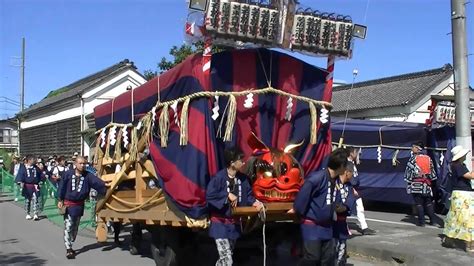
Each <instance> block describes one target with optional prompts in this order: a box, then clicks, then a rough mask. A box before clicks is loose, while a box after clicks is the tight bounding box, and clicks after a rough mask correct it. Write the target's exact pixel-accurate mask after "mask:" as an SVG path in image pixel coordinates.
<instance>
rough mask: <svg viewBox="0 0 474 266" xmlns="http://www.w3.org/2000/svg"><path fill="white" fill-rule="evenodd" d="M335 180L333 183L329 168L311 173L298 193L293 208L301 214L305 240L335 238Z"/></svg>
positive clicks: (302, 231)
mask: <svg viewBox="0 0 474 266" xmlns="http://www.w3.org/2000/svg"><path fill="white" fill-rule="evenodd" d="M334 182H335V181H333V183H331V176H330V175H329V170H327V169H323V170H320V171H316V172H312V173H310V174H309V175H308V176H307V177H306V179H305V181H304V184H303V186H302V187H301V189H300V191H299V192H298V194H297V195H296V198H295V202H294V203H293V208H294V210H295V212H296V213H297V214H298V215H299V216H301V218H302V223H301V234H302V236H303V240H305V241H307V240H329V239H332V238H333V228H332V227H333V221H334V220H335V218H336V217H335V210H334V201H335V199H336V197H337V196H338V193H339V192H338V191H337V190H336V189H335V183H334Z"/></svg>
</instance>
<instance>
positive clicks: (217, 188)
mask: <svg viewBox="0 0 474 266" xmlns="http://www.w3.org/2000/svg"><path fill="white" fill-rule="evenodd" d="M243 157H244V154H243V152H242V151H241V150H240V149H239V148H230V149H227V150H225V151H224V159H225V163H226V168H225V169H222V170H220V171H219V172H218V173H217V174H216V175H215V176H214V177H212V178H211V181H210V182H209V184H208V186H207V191H206V200H207V203H208V206H209V212H210V218H211V226H210V228H209V236H211V237H212V238H214V239H215V242H216V246H217V252H218V254H219V259H218V260H217V262H216V265H232V263H233V260H232V253H233V249H234V246H235V242H236V240H237V239H238V238H239V237H240V234H241V225H240V222H239V221H238V220H236V219H234V218H233V217H232V214H231V210H232V208H235V207H237V206H254V207H255V208H257V210H258V211H260V209H261V208H262V207H263V204H262V203H261V202H259V201H257V200H256V199H255V197H254V196H253V192H252V187H251V186H250V183H249V181H248V178H247V176H246V175H244V174H242V173H240V172H239V170H241V169H242V167H243V165H244V162H243V161H242V159H243Z"/></svg>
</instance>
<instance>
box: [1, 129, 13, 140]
mask: <svg viewBox="0 0 474 266" xmlns="http://www.w3.org/2000/svg"><path fill="white" fill-rule="evenodd" d="M10 131H11V129H0V143H10V142H11V137H10V136H11V134H10Z"/></svg>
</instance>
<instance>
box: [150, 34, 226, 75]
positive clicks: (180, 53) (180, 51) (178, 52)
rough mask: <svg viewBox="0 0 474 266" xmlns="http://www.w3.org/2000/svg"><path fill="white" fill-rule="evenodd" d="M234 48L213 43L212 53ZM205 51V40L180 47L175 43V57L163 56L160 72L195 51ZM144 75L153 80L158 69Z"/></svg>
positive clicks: (172, 53)
mask: <svg viewBox="0 0 474 266" xmlns="http://www.w3.org/2000/svg"><path fill="white" fill-rule="evenodd" d="M229 49H232V48H230V47H225V46H219V45H213V46H212V53H218V52H221V51H225V50H229ZM203 51H204V42H197V43H195V44H193V45H187V44H183V45H181V46H180V47H177V46H176V45H173V47H171V49H170V52H169V53H170V55H171V56H172V57H173V58H172V59H171V60H168V59H166V57H162V58H161V61H160V62H159V63H158V69H159V73H160V74H161V73H163V72H165V71H168V70H170V69H172V68H173V67H175V66H176V65H177V64H179V63H181V62H182V61H183V60H184V59H186V58H187V57H188V56H190V55H192V54H195V53H202V52H203ZM143 75H144V76H145V78H146V80H151V79H153V78H154V77H156V76H157V75H158V71H153V70H151V69H147V70H145V71H144V73H143Z"/></svg>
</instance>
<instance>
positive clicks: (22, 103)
mask: <svg viewBox="0 0 474 266" xmlns="http://www.w3.org/2000/svg"><path fill="white" fill-rule="evenodd" d="M20 68H21V69H20V113H19V114H18V116H17V118H18V154H20V152H21V148H20V147H21V134H20V132H21V116H22V113H23V108H24V107H25V38H24V37H23V38H22V39H21V65H20Z"/></svg>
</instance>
